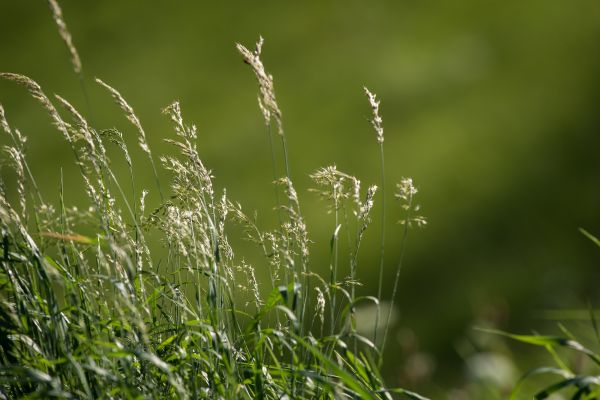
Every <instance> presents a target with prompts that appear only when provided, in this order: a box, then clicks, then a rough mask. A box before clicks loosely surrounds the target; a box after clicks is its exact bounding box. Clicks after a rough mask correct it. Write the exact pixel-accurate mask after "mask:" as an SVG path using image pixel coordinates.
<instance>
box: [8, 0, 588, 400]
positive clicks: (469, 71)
mask: <svg viewBox="0 0 600 400" xmlns="http://www.w3.org/2000/svg"><path fill="white" fill-rule="evenodd" d="M61 4H62V7H63V12H64V16H65V19H66V20H67V23H68V26H69V29H70V31H71V33H72V34H73V37H74V42H75V45H76V47H77V48H78V50H79V53H80V56H81V58H82V61H83V70H84V74H85V77H86V83H85V85H86V88H87V91H88V92H89V105H87V104H86V103H85V102H84V99H83V95H82V90H81V87H80V83H79V80H78V79H77V77H76V76H75V75H74V74H73V72H72V70H71V67H70V62H69V56H68V53H67V52H66V49H65V47H64V44H63V43H62V42H61V40H60V38H59V36H58V34H57V31H56V28H55V26H54V22H53V20H52V18H51V15H50V13H49V11H48V8H47V5H46V4H45V2H44V1H41V0H36V1H21V0H0V70H2V71H6V72H18V73H23V74H26V75H29V76H31V77H32V78H34V79H35V80H37V81H38V82H39V83H40V84H41V86H42V87H43V88H44V89H45V90H46V92H47V93H59V94H61V95H62V96H64V97H65V98H67V99H69V100H70V101H72V102H73V103H74V104H76V105H78V106H79V107H80V109H82V110H84V111H86V113H87V115H88V117H89V118H90V119H91V120H92V121H93V122H94V123H95V125H96V126H98V127H100V128H110V127H113V126H115V127H118V128H119V129H121V130H122V131H123V132H125V133H126V134H129V136H130V137H129V139H128V140H129V141H130V143H131V144H132V146H135V136H134V131H133V130H132V129H131V128H130V126H129V125H128V123H127V121H126V120H125V119H124V117H122V115H121V114H120V113H119V112H118V110H116V108H115V107H114V106H113V104H112V102H111V99H110V98H109V97H108V96H107V95H106V94H105V93H104V92H103V91H102V90H101V89H100V88H97V87H96V86H95V85H94V83H93V81H92V78H93V77H95V76H98V77H100V78H102V79H103V80H105V81H106V82H108V83H109V84H111V85H113V86H114V87H116V88H118V89H119V90H120V91H121V92H122V93H123V95H124V96H125V97H126V98H127V99H128V101H129V102H130V103H131V104H132V105H133V107H134V108H135V110H136V112H137V114H138V115H139V116H140V118H141V120H142V123H143V124H144V126H145V127H146V130H147V134H148V136H149V139H148V140H149V142H150V144H151V145H152V146H153V148H154V152H155V153H156V154H161V153H162V152H164V151H166V148H165V144H163V142H162V139H163V138H165V137H169V136H171V135H172V133H171V130H170V126H169V122H168V121H167V119H166V118H165V117H164V116H163V115H161V113H160V110H161V109H162V108H163V107H164V106H166V105H168V104H169V103H170V102H171V101H172V100H174V99H179V100H180V101H181V104H182V107H183V111H184V115H185V117H186V118H187V120H188V121H194V122H195V123H196V124H197V125H198V127H199V132H200V135H199V148H200V149H201V154H202V155H203V156H204V159H205V162H206V164H207V165H208V166H209V167H210V168H211V169H212V170H213V171H214V175H215V176H216V182H217V185H218V186H219V187H227V190H228V194H229V196H230V197H231V198H233V199H239V200H240V201H242V202H243V204H244V208H245V209H246V210H258V212H259V216H260V220H261V223H262V224H263V225H264V226H266V227H269V226H271V225H272V224H274V223H275V221H276V218H275V214H274V213H273V212H272V211H271V208H272V207H273V205H274V199H273V189H272V187H271V180H272V179H271V178H272V175H271V164H270V163H271V161H270V152H269V148H268V142H267V140H266V136H265V128H264V123H263V121H262V116H261V114H260V111H259V109H258V107H257V104H256V83H255V79H254V77H253V76H252V74H251V71H250V70H249V69H248V68H247V66H245V65H244V64H243V63H242V62H241V59H240V56H239V55H238V54H237V52H236V50H235V47H234V44H235V42H242V43H244V44H246V45H248V46H252V45H253V43H254V42H255V41H256V39H257V38H258V36H259V35H262V36H264V38H265V45H264V48H263V59H264V62H265V64H266V67H267V69H268V70H269V71H270V72H271V73H272V74H273V75H274V77H275V86H276V92H277V96H278V101H279V104H280V107H281V108H282V111H283V117H284V125H285V129H286V133H287V138H288V144H289V148H290V163H291V171H292V177H293V178H294V180H295V182H296V185H297V188H298V191H299V193H300V194H301V196H302V201H303V207H304V209H305V212H306V215H307V219H308V222H309V229H310V231H311V235H312V239H313V240H314V241H315V242H317V243H323V242H326V241H327V240H328V239H329V237H330V235H331V232H332V229H333V221H332V219H331V217H330V216H323V203H322V202H320V200H319V199H318V198H317V196H316V195H315V194H313V193H309V192H308V188H309V187H311V186H312V184H311V182H310V179H309V178H308V174H309V173H311V172H313V171H314V170H316V169H317V168H319V167H322V166H326V165H331V164H336V165H337V166H338V168H339V169H340V170H343V171H346V172H349V173H351V174H354V175H357V176H358V177H359V178H360V179H361V180H362V181H363V183H364V184H369V183H378V179H379V178H378V176H379V170H378V162H379V160H378V148H377V143H376V141H375V137H374V133H373V131H372V129H371V127H370V125H369V123H368V118H369V113H370V109H369V107H368V104H367V102H366V99H365V96H364V94H363V91H362V86H363V85H366V86H368V87H369V88H370V89H371V90H373V91H374V92H376V93H378V95H379V97H380V98H381V100H382V105H381V112H382V116H383V119H384V126H385V138H386V140H385V150H386V161H387V175H388V187H389V188H391V187H392V184H393V182H394V181H399V180H400V178H401V177H403V176H412V177H413V178H414V180H415V182H416V184H417V186H418V187H419V189H420V193H419V202H420V203H421V205H422V209H423V213H424V214H425V215H426V216H427V218H428V220H429V224H428V226H427V228H426V229H423V230H418V231H412V232H411V233H410V237H409V245H408V250H407V254H406V263H405V268H404V270H403V272H402V278H401V284H400V294H399V301H398V307H397V308H398V316H399V319H398V322H397V324H396V331H395V333H393V334H392V335H391V341H390V345H389V347H388V350H387V352H386V359H387V362H386V365H385V374H386V376H387V377H388V381H390V382H392V383H395V384H402V385H404V386H409V387H413V388H416V389H418V390H421V391H422V392H423V393H425V394H430V395H432V396H437V395H440V394H442V393H444V394H451V396H454V398H461V396H463V397H462V398H464V396H467V394H465V393H468V392H467V389H465V388H466V387H467V386H469V385H471V384H472V382H473V380H474V379H475V380H476V379H479V378H478V375H477V371H479V373H481V371H483V370H485V368H491V370H492V371H496V372H495V373H493V374H492V375H498V374H499V372H498V371H500V370H501V369H502V368H505V369H508V370H510V371H508V372H506V374H508V378H506V379H508V380H509V381H510V380H511V379H513V378H514V374H518V371H523V370H525V369H526V368H527V367H528V366H530V365H534V364H535V362H536V361H535V360H533V359H532V358H531V357H534V356H535V355H533V356H530V353H529V350H530V349H529V348H527V347H519V346H517V345H514V344H512V343H509V344H508V345H507V344H505V343H500V344H498V343H497V341H494V340H489V339H485V338H482V337H481V334H478V333H477V332H476V331H474V330H473V329H472V327H473V326H475V325H477V326H495V327H498V328H501V329H505V330H510V331H517V332H531V331H533V330H539V329H544V328H546V327H547V326H554V325H553V324H554V321H553V317H552V315H554V314H553V313H552V310H559V309H560V310H563V309H585V308H587V305H588V304H591V305H592V306H594V305H598V304H599V301H600V299H599V298H598V297H599V296H598V294H597V290H596V287H597V282H598V278H600V270H599V269H598V261H599V260H600V251H599V249H597V248H594V245H593V244H592V243H591V242H590V241H588V240H587V239H586V238H584V237H583V236H582V234H581V233H580V232H578V228H579V227H583V228H585V229H587V230H589V231H590V232H592V233H596V234H600V207H599V204H600V164H599V161H600V157H599V152H600V147H599V146H600V136H599V134H600V131H599V128H600V113H599V109H600V74H599V71H600V51H598V44H599V43H600V4H599V3H598V2H597V1H594V0H573V1H569V2H548V1H542V0H531V1H526V2H525V1H518V0H510V1H502V2H501V1H477V0H460V1H453V2H443V1H419V2H415V1H407V0H393V1H392V0H390V1H381V2H379V1H378V2H364V1H355V0H347V1H329V2H281V1H265V2H260V3H256V2H192V1H177V2H174V1H155V2H147V1H142V0H131V1H126V2H125V1H124V2H94V1H79V0H78V1H76V0H63V1H61ZM0 102H2V103H3V104H4V106H5V108H6V112H7V116H8V118H9V120H10V121H11V122H12V124H13V125H15V126H16V127H18V128H19V129H21V131H23V133H25V134H26V135H28V136H29V157H30V160H32V168H33V170H34V173H35V174H36V176H37V177H38V180H39V183H40V186H41V188H42V191H44V192H45V193H47V194H48V196H49V197H50V198H52V196H55V197H56V198H58V190H57V189H58V187H59V181H60V170H61V168H62V169H63V174H64V179H65V187H66V188H67V190H66V200H67V202H70V203H71V204H79V203H82V202H83V201H84V199H83V198H82V195H83V192H82V191H81V190H80V188H81V182H80V181H79V178H78V175H77V171H76V168H75V166H74V164H73V162H72V161H73V160H72V156H71V155H70V151H69V149H68V147H67V145H66V144H65V143H64V141H63V139H62V138H61V137H60V135H59V134H58V133H57V132H56V131H54V130H53V129H52V127H51V126H50V125H49V120H48V118H47V117H46V116H45V115H44V113H43V112H42V111H41V110H40V109H39V107H38V106H37V104H36V103H35V102H34V101H33V100H31V99H30V98H29V97H28V95H27V94H26V93H24V91H23V90H22V89H21V88H18V87H16V86H15V85H13V84H10V83H8V82H0ZM1 140H2V141H5V140H6V139H5V138H2V139H1ZM136 153H137V154H136V156H137V157H136V159H137V161H138V162H137V164H138V182H139V185H140V186H144V187H147V188H153V183H152V177H151V174H149V173H148V171H150V170H149V168H148V166H147V165H146V164H145V163H144V162H145V160H144V158H143V156H142V155H141V154H140V153H139V152H136ZM165 177H166V176H165ZM388 194H390V193H388ZM156 197H157V196H156V195H154V198H153V197H152V195H151V196H150V201H155V202H156V201H157V199H156ZM82 204H83V203H82ZM388 204H389V205H390V213H389V221H388V223H387V234H388V247H387V252H386V271H387V275H386V280H385V282H386V288H385V292H386V294H387V296H389V293H390V292H391V282H392V280H393V278H392V277H393V271H394V268H395V263H396V261H397V259H398V256H399V240H400V227H399V226H398V225H396V224H395V221H396V220H397V216H398V211H397V210H394V209H393V208H394V204H393V203H392V201H391V195H390V200H389V201H388ZM374 213H375V214H374V215H378V213H379V208H376V209H375V210H374ZM378 230H379V223H378V218H374V222H373V226H372V228H371V231H370V233H369V234H368V235H367V241H366V243H365V245H364V247H363V253H362V259H361V260H362V261H361V266H360V271H359V275H360V278H361V280H362V281H363V283H364V286H363V287H362V289H361V290H362V291H364V292H365V293H370V294H372V293H374V292H375V291H376V285H377V265H378V243H379V234H378ZM320 246H321V245H319V244H316V245H315V246H314V249H313V254H312V259H313V265H314V266H315V268H317V269H318V268H320V269H321V270H322V271H325V269H326V268H327V265H328V259H327V252H326V249H325V247H322V246H321V247H320ZM565 315H566V316H567V317H568V316H572V315H575V314H574V313H570V314H569V313H566V314H565V313H563V317H564V316H565ZM577 315H579V314H577ZM507 346H508V347H507ZM492 353H493V354H496V353H497V354H498V355H499V358H498V357H497V358H496V359H494V358H493V357H492V358H491V359H486V360H484V361H481V360H480V358H481V357H479V356H481V355H482V354H483V355H486V354H487V355H489V354H492ZM502 357H505V358H502ZM513 359H516V361H514V360H513ZM532 360H533V361H532ZM482 362H483V364H481V363H482ZM478 363H479V364H478ZM494 363H500V364H494ZM502 363H505V364H507V363H508V364H510V363H512V364H511V365H510V366H506V365H505V364H502ZM481 365H483V366H484V367H481ZM490 366H491V367H490ZM511 368H512V370H511ZM511 371H512V372H511ZM484 375H485V374H484ZM496 378H498V376H496ZM496 378H494V379H496ZM500 378H502V377H500ZM500 378H498V379H500ZM482 379H485V377H483V378H482ZM502 379H503V378H502ZM451 396H450V397H451ZM482 398H484V397H482ZM490 398H491V397H490Z"/></svg>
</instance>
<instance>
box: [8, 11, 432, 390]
mask: <svg viewBox="0 0 600 400" xmlns="http://www.w3.org/2000/svg"><path fill="white" fill-rule="evenodd" d="M49 4H50V8H51V10H52V13H53V16H54V18H55V21H56V23H57V25H58V27H59V33H60V35H61V37H62V38H63V40H64V41H65V43H66V45H67V47H68V49H69V51H70V54H71V59H72V62H73V67H74V71H75V73H76V74H78V75H79V77H80V78H81V79H82V83H83V82H84V81H83V75H82V67H81V61H80V59H79V56H78V55H77V51H76V49H75V47H74V45H73V41H72V39H71V36H70V34H69V32H68V30H67V28H66V24H65V23H64V20H63V18H62V13H61V11H60V8H59V7H58V4H57V3H56V2H55V1H54V0H50V1H49ZM262 43H263V42H262V39H261V40H260V41H259V42H258V44H257V46H256V49H255V50H254V51H251V50H249V49H247V48H246V47H244V46H242V45H238V50H239V52H240V53H241V55H242V58H243V60H244V61H245V62H246V63H247V64H249V65H250V67H251V68H252V70H253V72H254V74H255V75H256V78H257V80H258V84H259V96H258V102H259V106H260V109H261V111H262V114H263V116H264V119H265V123H266V125H267V130H268V133H269V138H270V143H271V151H272V154H273V160H274V162H273V171H274V181H275V185H276V202H277V213H278V216H279V221H280V224H279V225H278V226H277V227H276V228H275V229H272V230H265V229H263V228H262V227H261V226H260V223H259V221H258V220H257V219H256V218H255V217H253V216H249V215H248V214H246V213H245V211H243V209H242V206H241V205H240V204H239V203H237V202H235V201H233V200H231V199H230V198H229V197H228V196H227V193H226V191H225V189H218V188H216V187H215V184H214V180H213V176H212V174H211V172H210V170H209V169H208V167H207V166H206V165H205V164H204V163H203V161H202V158H201V156H200V154H199V152H198V151H197V148H196V139H197V128H196V127H195V126H194V125H191V124H188V123H187V122H185V121H184V118H183V113H182V110H181V107H180V104H179V103H178V102H174V103H172V104H171V105H169V106H168V107H166V108H165V109H164V110H163V112H164V114H165V115H166V117H167V118H169V119H170V120H171V121H172V123H173V129H174V136H173V137H172V138H169V139H165V140H166V142H167V143H169V144H170V145H172V146H173V147H174V148H175V149H176V150H177V151H176V155H173V156H163V157H160V158H158V159H155V155H154V153H153V152H152V151H151V148H150V146H149V145H148V143H147V141H146V133H145V130H144V128H143V125H142V123H141V121H140V120H139V119H138V117H137V116H136V114H135V113H134V110H133V108H132V107H131V106H130V105H129V103H128V102H127V101H126V100H125V99H124V97H123V96H122V95H121V94H120V93H119V92H118V91H117V90H116V89H114V88H112V87H111V86H109V85H108V84H106V83H104V82H103V81H101V80H99V79H97V80H96V82H97V83H98V84H99V85H100V86H101V87H103V88H105V89H106V90H107V91H108V93H109V94H110V95H111V96H112V97H113V99H114V100H115V103H116V104H117V106H118V107H119V108H120V109H121V111H122V112H123V113H124V114H125V116H126V118H127V119H128V120H129V121H130V122H131V124H132V125H133V126H134V128H135V129H136V130H137V134H138V139H139V145H140V147H141V149H142V151H143V153H144V154H145V155H146V156H147V158H148V160H149V163H150V165H151V166H152V170H153V173H154V176H155V178H156V185H157V187H156V188H155V189H154V190H155V191H157V192H158V195H159V196H160V198H161V199H162V201H161V205H160V206H159V207H157V208H155V209H151V210H149V209H147V207H146V196H147V195H148V193H149V192H148V191H146V190H143V191H141V192H140V191H139V190H138V188H137V187H136V185H135V182H134V177H135V168H134V165H133V162H132V158H131V157H130V150H129V149H128V147H127V145H126V143H125V141H124V139H123V134H122V133H121V132H120V131H118V130H116V129H109V130H98V129H95V128H94V127H93V126H92V124H90V122H89V121H88V120H87V119H86V118H85V117H84V115H83V114H82V113H80V112H79V111H78V110H77V109H76V108H75V107H74V106H72V105H71V104H70V103H69V102H68V101H67V100H65V99H64V98H62V97H60V96H56V97H55V98H54V99H50V98H49V97H48V96H47V95H46V94H45V93H44V92H43V90H42V88H41V87H40V86H39V85H38V84H37V83H36V82H35V81H33V80H32V79H30V78H28V77H26V76H23V75H19V74H14V73H1V74H0V77H1V78H3V79H5V80H9V81H12V82H15V83H17V84H20V85H22V86H23V87H24V88H25V89H26V90H27V91H28V92H29V93H30V94H31V96H32V97H33V98H34V99H35V100H37V101H38V102H39V103H40V104H41V105H42V107H43V108H44V109H45V110H46V111H47V113H48V115H49V116H50V118H51V121H52V123H53V125H54V126H55V127H56V128H57V130H58V131H59V132H60V133H61V134H62V135H63V136H64V139H65V140H66V142H67V145H68V146H70V148H71V150H72V152H73V155H74V157H75V160H76V165H77V167H78V168H79V171H80V173H81V177H82V178H83V183H84V185H85V192H86V193H85V194H86V195H87V199H88V202H89V208H88V209H86V210H84V211H82V210H80V209H77V208H74V207H69V205H68V204H66V202H65V201H64V191H65V188H64V187H63V186H62V185H61V192H60V202H59V204H56V205H55V204H52V203H50V202H48V201H46V200H45V199H44V196H43V194H42V193H41V192H40V191H39V190H38V188H37V185H36V181H35V176H34V174H33V173H32V172H31V170H30V168H29V166H28V162H27V157H26V154H25V143H26V137H25V136H24V135H23V134H22V133H21V132H20V131H19V130H18V129H16V128H15V127H13V126H11V124H10V123H9V122H8V121H9V119H8V118H7V117H6V116H5V113H4V109H3V108H2V106H0V123H1V127H2V130H3V131H4V132H5V134H6V135H8V137H9V138H10V140H11V142H12V144H11V145H9V146H6V147H5V152H6V155H7V156H8V160H9V164H10V166H11V167H12V169H13V170H14V173H15V176H16V191H17V192H18V201H17V203H18V204H12V203H11V202H10V201H9V198H10V197H11V196H8V194H7V192H8V191H10V190H14V189H12V188H11V187H7V186H6V185H2V186H1V190H0V221H1V236H2V237H1V250H0V257H1V261H0V265H1V268H0V287H1V288H2V290H1V291H0V395H1V397H3V398H131V399H134V398H135V399H138V398H211V399H212V398H247V399H254V398H259V399H260V398H264V399H282V398H294V399H297V398H323V399H329V398H364V399H388V398H393V397H394V396H398V395H402V396H406V397H409V398H414V399H422V398H423V397H421V396H419V395H418V394H416V393H412V392H410V391H406V390H403V389H400V388H388V387H386V386H385V384H384V382H383V380H382V377H381V375H380V373H379V368H378V366H379V365H380V363H381V351H380V348H383V346H385V341H386V336H387V331H388V328H389V322H390V315H389V314H388V315H387V317H386V319H385V320H386V323H385V324H384V327H385V334H384V335H383V339H382V340H379V341H378V340H377V339H376V338H373V339H372V338H370V337H366V336H364V335H361V334H359V333H358V331H357V326H356V319H355V307H356V306H357V305H358V304H359V303H362V302H373V303H375V304H378V299H377V298H376V297H372V296H368V297H358V296H357V295H356V290H355V287H356V284H357V280H356V277H357V270H358V269H359V262H358V254H359V250H360V246H361V241H362V239H363V235H364V234H365V231H366V230H367V228H368V226H369V224H370V221H371V211H372V208H373V204H374V201H375V197H376V192H377V186H375V185H372V186H370V187H368V188H367V189H366V190H364V189H363V188H362V187H361V183H360V181H359V180H358V179H357V178H356V177H353V176H351V175H349V174H346V173H343V172H341V171H339V170H337V168H336V167H335V166H330V167H326V168H323V169H320V170H318V171H316V172H315V173H314V174H312V178H313V179H314V181H315V183H316V186H317V188H316V189H315V190H316V191H318V193H320V194H321V195H322V196H323V198H324V199H325V200H326V201H327V202H328V207H329V208H328V210H329V211H330V212H332V213H334V214H335V227H334V232H333V234H332V237H331V242H330V251H331V252H330V255H331V258H330V260H331V262H330V271H329V276H328V277H326V278H324V277H321V276H319V275H318V274H317V273H316V272H315V271H313V270H312V269H311V262H310V240H309V234H308V229H307V226H306V223H305V220H304V217H303V214H302V209H301V203H300V199H299V196H298V194H297V192H296V190H295V188H294V185H293V181H292V178H291V176H290V173H289V166H288V158H287V145H286V137H285V131H284V129H283V122H282V121H283V120H282V113H281V110H280V109H279V106H278V104H277V101H276V98H275V91H274V85H273V78H272V77H271V75H269V74H268V73H267V72H266V71H265V69H264V66H263V64H262V61H261V59H260V54H261V48H262ZM83 87H84V90H85V86H83ZM367 96H368V101H369V104H370V105H371V107H372V110H373V119H372V121H373V126H374V128H375V132H376V136H375V139H376V140H377V142H378V143H379V145H380V150H381V156H382V159H381V161H382V186H383V184H384V183H385V179H384V177H385V171H384V168H383V127H382V120H381V117H380V116H379V102H378V101H377V99H376V97H375V95H373V94H372V93H371V92H369V91H367ZM55 103H56V104H58V105H60V107H61V108H62V111H60V112H59V110H58V109H57V108H56V106H55ZM272 125H274V127H275V128H276V129H275V132H273V134H272V133H271V126H272ZM274 138H276V139H278V140H279V141H280V142H281V150H280V151H281V152H282V153H283V160H284V165H283V173H282V174H281V173H280V171H279V168H278V166H277V165H276V164H275V159H276V157H275V152H276V151H278V149H277V148H276V146H275V140H273V139H274ZM109 144H114V145H116V147H117V148H118V149H119V152H118V153H117V154H116V155H115V154H112V152H111V151H109ZM117 156H118V157H123V158H124V160H125V161H126V163H127V166H128V168H129V176H126V177H121V176H117V174H116V173H115V172H114V171H113V169H111V158H112V157H117ZM160 167H162V168H164V169H166V170H168V171H170V173H171V177H172V178H171V181H170V183H169V186H168V189H167V187H163V186H161V185H162V183H161V182H160V180H159V179H158V174H157V168H160ZM415 194H416V189H415V187H414V186H413V183H412V180H410V179H403V180H402V182H401V183H400V184H399V185H398V191H397V193H396V197H397V199H398V200H399V201H400V203H401V207H402V208H403V209H404V211H405V216H404V218H403V221H401V222H402V223H403V224H404V229H403V235H404V238H406V235H407V232H408V228H409V227H410V226H411V225H414V224H416V225H422V224H424V223H425V220H424V219H423V217H421V216H420V215H418V206H416V204H415V202H414V195H415ZM382 222H385V211H383V212H382ZM236 226H240V227H241V228H242V229H243V230H244V231H245V233H246V236H247V238H248V239H250V240H251V241H253V242H254V243H256V245H257V246H258V248H259V249H260V251H261V252H262V254H263V255H264V261H265V263H264V265H266V267H267V268H269V276H270V282H267V283H266V284H261V283H259V282H258V281H257V278H256V273H255V268H254V267H253V266H251V265H249V264H248V263H246V262H245V261H244V259H243V258H240V257H239V256H236V255H234V245H233V244H232V242H231V241H230V239H229V237H230V235H229V232H230V230H231V229H236V228H235V227H236ZM86 229H87V230H89V229H91V230H92V231H93V232H95V233H94V235H89V234H88V235H83V234H81V232H84V231H85V230H86ZM341 232H346V233H347V237H348V243H349V248H350V249H351V251H350V256H349V257H348V263H346V262H345V260H346V259H345V258H342V257H340V256H339V254H338V253H339V249H338V242H339V237H340V234H341ZM384 232H385V230H383V231H382V242H383V240H384ZM156 237H159V239H160V242H157V241H156V240H154V239H155V238H156ZM157 243H159V244H158V245H157ZM156 247H158V249H157V248H156ZM161 251H162V252H164V253H166V255H164V256H161V255H157V254H160V253H161ZM382 255H383V246H382ZM382 265H383V264H382ZM400 267H401V262H400V263H399V264H398V269H397V271H396V275H395V284H394V296H395V293H396V289H397V284H398V277H399V272H400ZM380 286H381V278H380ZM239 289H243V290H245V291H247V292H248V293H249V294H250V298H251V299H252V300H251V301H249V302H247V303H245V302H244V299H243V298H240V297H241V296H237V295H236V292H239ZM380 292H381V288H380ZM392 301H393V299H392ZM390 309H391V308H390ZM390 312H391V311H390ZM378 314H379V313H378ZM378 324H379V317H378V323H377V324H376V325H378ZM377 328H378V326H376V327H375V333H374V336H375V334H376V332H377Z"/></svg>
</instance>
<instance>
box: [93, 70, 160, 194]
mask: <svg viewBox="0 0 600 400" xmlns="http://www.w3.org/2000/svg"><path fill="white" fill-rule="evenodd" d="M95 80H96V83H97V84H98V85H100V86H101V87H103V88H104V89H106V90H107V91H108V92H109V93H110V95H111V96H112V98H113V100H114V101H115V103H116V104H117V105H118V106H119V108H120V109H121V110H122V111H123V112H124V113H125V117H127V119H128V120H129V122H131V124H132V125H133V126H134V127H135V129H136V130H137V131H138V134H139V135H138V143H139V145H140V147H141V149H142V150H143V151H144V153H146V155H147V156H148V159H149V160H150V165H151V166H152V172H153V174H154V180H155V182H156V187H157V188H158V192H159V195H160V197H161V200H163V201H164V195H163V192H162V187H161V185H160V181H159V179H158V172H157V171H156V165H155V163H154V158H153V157H152V152H151V151H150V146H148V142H147V140H146V132H145V131H144V128H143V127H142V124H141V122H140V120H139V118H138V117H137V115H136V114H135V112H134V111H133V108H132V107H131V106H130V105H129V103H127V101H125V99H124V98H123V96H122V95H121V93H120V92H119V91H117V90H116V89H115V88H113V87H112V86H110V85H108V84H107V83H105V82H103V81H102V80H101V79H99V78H96V79H95Z"/></svg>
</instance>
